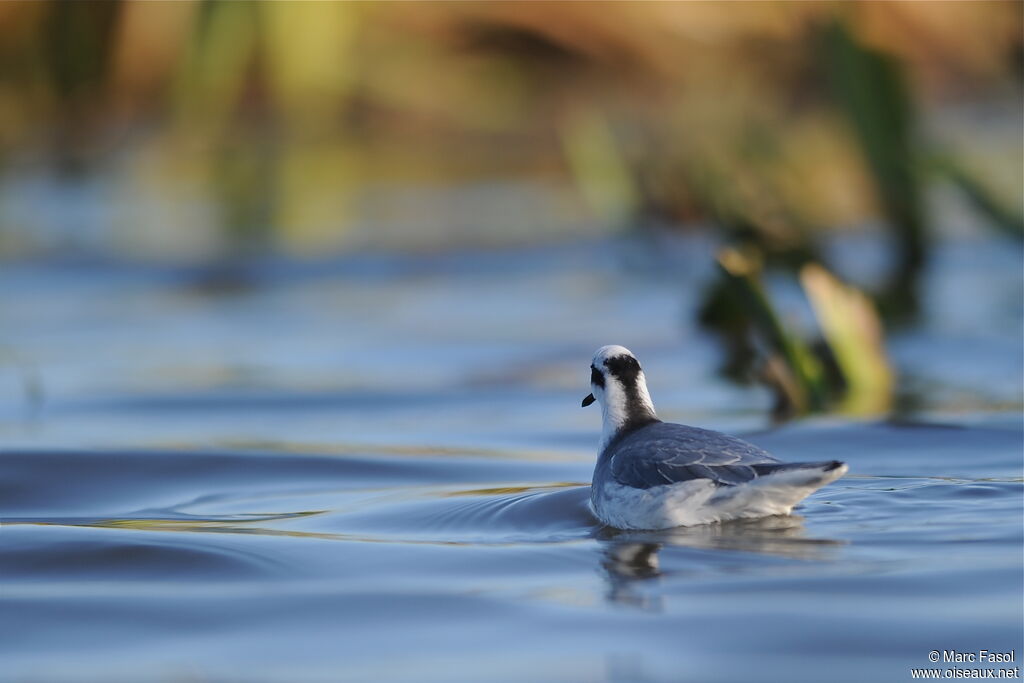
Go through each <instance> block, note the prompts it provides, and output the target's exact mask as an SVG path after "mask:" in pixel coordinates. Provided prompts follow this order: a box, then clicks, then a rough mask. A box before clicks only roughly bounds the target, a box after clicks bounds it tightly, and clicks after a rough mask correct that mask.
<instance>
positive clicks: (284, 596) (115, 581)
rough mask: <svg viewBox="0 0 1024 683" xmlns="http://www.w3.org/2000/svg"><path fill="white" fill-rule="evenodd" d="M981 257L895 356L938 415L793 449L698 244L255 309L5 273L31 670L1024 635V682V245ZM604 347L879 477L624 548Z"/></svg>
mask: <svg viewBox="0 0 1024 683" xmlns="http://www.w3.org/2000/svg"><path fill="white" fill-rule="evenodd" d="M684 242H685V240H684ZM960 247H962V245H959V246H958V245H951V246H949V247H948V251H947V252H945V253H946V256H944V257H940V258H939V259H938V260H937V263H938V264H939V265H938V266H937V267H940V268H942V269H943V270H942V271H941V273H939V274H932V275H930V277H934V278H936V279H937V280H941V282H943V283H950V282H952V283H960V285H961V286H959V287H948V288H940V289H939V292H940V294H941V296H944V297H947V298H946V299H945V301H946V302H947V304H948V303H949V302H950V301H952V302H954V303H955V305H946V306H942V305H940V304H941V303H942V302H941V301H932V300H929V301H928V302H926V305H927V306H928V307H929V308H928V310H929V311H931V313H929V314H928V317H927V319H926V321H925V322H924V324H922V325H921V326H919V327H917V328H915V329H913V330H909V331H906V332H903V333H899V334H897V335H895V336H894V337H893V339H892V340H891V347H890V348H891V351H892V353H893V355H894V358H895V359H896V361H897V364H898V367H899V368H900V370H901V372H902V374H903V378H904V385H905V386H907V387H910V388H909V389H908V390H907V391H908V392H911V394H912V395H910V396H909V398H907V405H909V406H915V408H914V409H910V408H906V409H904V410H903V413H902V414H903V415H904V417H901V418H900V419H898V420H861V421H858V420H850V419H842V418H820V419H816V420H807V421H803V422H799V423H795V424H792V425H789V426H786V427H783V428H779V429H767V425H766V423H765V420H764V415H765V414H766V412H767V408H768V404H769V398H768V397H767V396H766V395H764V394H763V393H761V391H760V390H758V389H756V388H753V387H749V388H748V387H737V386H734V385H730V384H727V383H725V382H723V381H722V380H721V379H720V378H719V377H718V376H717V375H716V374H715V366H716V363H717V362H718V360H719V356H718V353H717V350H716V348H715V346H714V342H713V340H711V339H709V338H707V337H705V336H703V335H702V334H700V333H699V332H698V331H696V330H694V329H693V328H692V326H691V325H690V324H689V323H688V321H689V320H691V319H692V313H693V309H694V308H695V307H696V306H697V304H698V302H699V294H700V284H701V282H703V280H702V278H705V277H706V276H707V274H708V271H707V267H706V265H701V264H706V263H708V262H710V259H709V258H708V254H709V253H710V249H711V247H710V245H708V244H705V243H703V242H702V241H700V240H694V241H690V242H686V243H685V244H684V245H683V247H682V248H680V249H679V250H678V251H677V252H676V251H672V250H671V249H654V250H651V249H649V248H645V247H643V246H640V247H636V248H635V249H634V250H633V251H630V250H628V249H627V250H624V249H622V248H621V245H615V246H614V247H613V246H611V245H607V244H586V245H570V246H564V247H548V248H543V249H538V250H533V251H528V252H524V253H522V254H519V255H518V257H517V258H516V259H513V260H509V259H508V257H507V256H505V257H501V258H498V257H494V256H490V255H488V254H486V253H484V254H480V253H473V254H461V255H460V254H456V255H435V256H422V255H421V256H419V257H416V258H406V257H402V256H395V255H376V256H367V255H364V256H363V257H361V258H359V259H353V260H351V261H345V260H341V261H338V262H333V263H330V264H324V265H322V266H316V267H312V266H304V267H297V266H294V265H287V264H285V265H281V264H277V265H269V264H265V265H264V266H260V267H258V268H256V269H255V270H254V273H250V274H249V275H248V276H247V277H251V278H252V279H251V280H249V281H247V282H244V280H245V278H243V283H242V284H241V285H239V284H238V283H236V285H235V286H233V287H231V288H227V289H225V288H222V287H212V288H211V282H212V280H211V277H210V274H209V273H208V272H204V271H202V270H199V271H196V270H194V269H191V270H190V269H175V268H169V267H155V266H146V267H137V266H131V265H125V264H120V265H119V264H112V263H102V264H95V263H87V262H76V263H67V262H61V263H38V264H32V265H20V266H12V267H10V268H5V269H4V271H3V272H0V285H3V291H5V292H7V296H5V297H4V298H3V300H2V309H0V315H2V317H3V321H4V324H3V328H2V343H3V347H2V348H3V350H4V351H3V352H4V356H3V358H4V362H3V363H2V364H0V382H2V384H0V388H2V391H0V439H2V445H3V450H2V452H0V520H2V523H3V526H2V528H0V601H2V603H3V604H2V608H0V657H2V662H3V664H2V669H0V678H3V679H5V680H12V681H180V680H199V681H207V680H212V681H337V680H370V679H383V680H409V681H479V680H507V681H522V680H580V681H617V680H623V681H636V680H653V681H677V680H692V681H712V682H713V681H737V680H744V681H747V680H763V681H779V680H787V681H816V682H817V681H822V680H835V681H863V680H885V681H890V680H891V681H900V680H910V673H909V672H910V669H911V667H927V666H929V662H928V659H927V655H928V653H929V652H930V651H931V650H935V649H938V650H942V649H958V650H962V651H963V650H979V649H988V650H990V651H1002V650H1010V649H1011V648H1016V650H1017V655H1016V657H1017V658H1018V661H1017V664H1016V665H1018V666H1019V658H1020V656H1021V640H1022V635H1024V634H1022V627H1021V624H1022V613H1021V606H1022V604H1021V585H1022V578H1024V577H1022V558H1021V546H1022V542H1024V539H1022V521H1021V513H1022V500H1024V496H1022V483H1021V482H1022V478H1021V474H1022V472H1021V453H1022V448H1024V431H1022V425H1021V420H1020V415H1019V407H1020V384H1019V377H1020V373H1019V369H1020V362H1021V359H1020V353H1019V337H1018V336H1016V335H1019V329H1020V311H1019V300H1018V299H1015V298H1014V297H1012V296H1009V295H1008V294H1007V292H1011V293H1012V292H1013V291H1016V290H1014V289H1013V288H1015V287H1019V284H1020V277H1021V275H1020V269H1019V254H1015V253H1010V254H1009V255H1007V251H1006V250H1005V249H1003V248H1002V247H1000V246H999V245H990V246H988V247H983V248H979V249H980V251H977V250H976V251H975V252H972V253H975V254H976V256H975V258H973V259H966V260H965V259H958V258H957V257H956V254H957V253H958V252H957V250H958V249H959V248H960ZM973 248H974V247H972V249H973ZM624 251H625V252H626V253H627V254H632V256H630V257H629V258H625V259H624V258H622V254H623V253H624ZM846 253H850V254H854V255H856V254H859V253H861V252H859V251H857V249H854V248H851V250H850V251H847V252H846ZM853 261H855V262H857V263H860V262H861V261H860V260H859V258H853ZM940 275H941V278H940V277H939V276H940ZM929 291H934V290H932V289H929ZM935 296H939V294H936V295H935ZM963 296H968V297H969V298H972V300H973V298H975V297H981V299H979V300H984V302H985V303H984V305H981V304H978V305H968V304H969V303H970V302H969V301H966V302H964V301H961V300H960V299H957V297H963ZM940 314H941V315H940ZM604 343H621V344H625V345H627V346H630V347H631V348H632V349H633V350H634V351H635V352H636V353H637V354H638V355H639V356H640V358H641V360H642V361H643V362H644V364H645V367H646V368H647V369H648V374H649V378H650V383H651V393H652V395H653V397H654V399H655V401H656V403H657V405H658V406H659V409H660V412H661V414H662V417H664V418H666V419H673V420H679V421H685V422H688V423H691V424H699V425H701V426H706V427H712V428H720V429H727V430H729V431H732V432H734V433H741V434H744V435H746V436H747V437H748V438H749V439H750V440H752V441H754V442H755V443H757V444H759V445H761V446H763V447H765V448H767V449H769V450H771V451H772V452H774V453H775V454H776V455H778V456H779V457H781V458H783V459H786V460H823V459H832V458H835V459H840V460H844V461H846V462H847V463H849V465H850V474H849V475H848V476H846V477H845V478H843V479H841V480H840V481H838V482H836V483H834V484H832V485H830V486H828V487H826V488H825V489H823V490H821V491H819V492H818V493H816V494H815V495H813V496H811V497H810V498H809V499H808V500H807V501H806V502H805V503H804V504H803V505H802V506H801V507H800V508H799V509H798V510H797V511H796V513H797V514H795V515H793V516H791V517H777V518H768V519H765V520H758V521H751V522H742V523H734V524H721V525H711V526H705V527H696V528H691V529H677V530H672V531H666V532H657V533H654V532H650V533H622V532H616V531H614V530H610V529H605V528H602V527H601V526H600V525H599V524H597V523H596V521H595V520H594V519H593V518H592V517H591V515H590V513H589V512H588V510H587V508H586V505H585V501H586V498H587V495H588V491H587V484H588V481H589V478H590V473H591V468H592V466H593V461H594V453H593V449H594V447H595V444H596V441H597V432H598V429H599V425H598V421H599V416H598V414H597V413H596V411H585V410H581V409H580V408H579V400H580V398H581V397H582V396H583V394H584V393H586V388H585V386H584V385H585V384H586V382H587V377H588V371H587V362H588V359H589V354H590V353H591V352H592V350H593V349H594V348H595V347H597V346H599V345H601V344H604ZM965 349H966V350H969V352H965ZM1014 372H1016V373H1017V374H1016V375H1014Z"/></svg>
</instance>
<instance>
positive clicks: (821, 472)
mask: <svg viewBox="0 0 1024 683" xmlns="http://www.w3.org/2000/svg"><path fill="white" fill-rule="evenodd" d="M751 467H753V469H754V471H755V472H756V473H757V476H758V477H775V476H779V477H780V478H784V479H787V480H789V481H790V482H791V483H793V484H796V485H803V486H824V485H825V484H827V483H829V482H832V481H835V480H836V479H838V478H839V477H841V476H843V475H844V474H846V471H847V469H848V468H847V467H846V463H843V462H839V461H838V460H826V461H824V462H772V463H762V464H759V465H752V466H751Z"/></svg>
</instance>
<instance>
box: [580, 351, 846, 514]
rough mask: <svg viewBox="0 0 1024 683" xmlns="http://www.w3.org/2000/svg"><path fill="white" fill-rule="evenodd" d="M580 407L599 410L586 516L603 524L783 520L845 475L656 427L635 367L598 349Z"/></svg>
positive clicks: (710, 435)
mask: <svg viewBox="0 0 1024 683" xmlns="http://www.w3.org/2000/svg"><path fill="white" fill-rule="evenodd" d="M590 388H591V393H590V394H589V395H587V396H586V397H585V398H584V399H583V407H584V408H585V407H587V406H589V405H591V404H592V403H594V402H595V401H596V402H597V403H598V404H599V405H600V406H601V414H602V422H603V426H602V432H601V442H600V446H599V448H598V458H597V464H596V465H595V467H594V476H593V481H592V483H591V487H590V507H591V511H592V512H593V513H594V515H595V516H596V517H597V519H598V520H600V522H601V523H602V524H604V525H606V526H609V527H615V528H617V529H627V530H660V529H670V528H674V527H680V526H696V525H699V524H713V523H717V522H725V521H729V520H734V519H754V518H758V517H768V516H772V515H788V514H789V513H790V512H791V511H792V509H793V506H795V505H796V504H797V503H799V502H800V501H802V500H803V499H804V498H806V497H807V496H809V495H810V494H811V493H813V492H814V491H816V490H817V489H819V488H821V487H822V486H825V485H826V484H828V483H830V482H833V481H835V480H836V479H838V478H840V477H841V476H843V475H844V474H846V472H847V469H848V468H847V466H846V464H845V463H843V462H840V461H838V460H829V461H823V462H797V463H785V462H781V461H779V460H778V459H777V458H775V457H774V456H772V455H770V454H769V453H767V452H766V451H764V450H762V449H760V448H758V447H757V446H755V445H753V444H751V443H748V442H746V441H744V440H742V439H738V438H736V437H733V436H728V435H726V434H722V433H721V432H715V431H711V430H708V429H700V428H698V427H690V426H687V425H682V424H675V423H671V422H662V421H661V420H659V419H658V416H657V414H656V413H655V412H654V403H653V402H652V401H651V396H650V394H649V393H648V391H647V379H646V377H645V376H644V371H643V369H642V368H641V367H640V362H639V361H638V360H637V359H636V356H634V355H633V353H632V352H631V351H630V350H629V349H627V348H625V347H623V346H614V345H612V346H602V347H601V348H599V349H598V350H597V352H596V353H595V354H594V358H593V361H592V362H591V365H590Z"/></svg>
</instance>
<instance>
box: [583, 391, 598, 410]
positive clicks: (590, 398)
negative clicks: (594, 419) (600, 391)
mask: <svg viewBox="0 0 1024 683" xmlns="http://www.w3.org/2000/svg"><path fill="white" fill-rule="evenodd" d="M596 400H597V399H596V398H594V395H593V394H587V397H586V398H585V399H583V407H584V408H586V407H587V406H589V405H590V404H591V403H593V402H594V401H596Z"/></svg>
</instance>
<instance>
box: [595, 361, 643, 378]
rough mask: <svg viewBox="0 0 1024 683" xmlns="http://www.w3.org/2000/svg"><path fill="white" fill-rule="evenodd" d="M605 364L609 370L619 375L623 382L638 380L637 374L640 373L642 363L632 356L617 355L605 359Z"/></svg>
mask: <svg viewBox="0 0 1024 683" xmlns="http://www.w3.org/2000/svg"><path fill="white" fill-rule="evenodd" d="M604 365H605V367H606V368H608V372H610V373H612V374H613V375H615V376H616V377H618V378H619V380H620V381H621V382H622V383H623V384H632V383H634V382H636V378H637V375H639V374H640V363H638V362H637V360H636V358H633V357H632V356H615V357H614V358H609V359H607V360H605V362H604Z"/></svg>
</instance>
